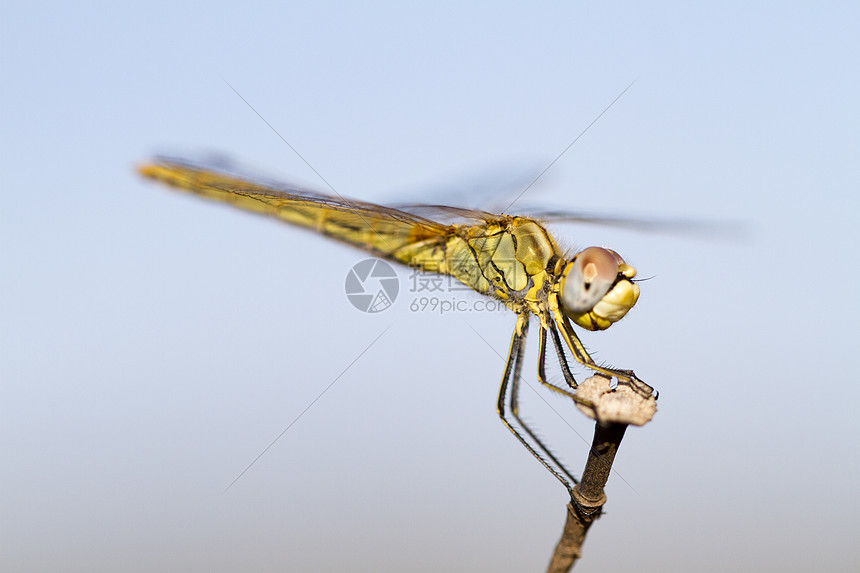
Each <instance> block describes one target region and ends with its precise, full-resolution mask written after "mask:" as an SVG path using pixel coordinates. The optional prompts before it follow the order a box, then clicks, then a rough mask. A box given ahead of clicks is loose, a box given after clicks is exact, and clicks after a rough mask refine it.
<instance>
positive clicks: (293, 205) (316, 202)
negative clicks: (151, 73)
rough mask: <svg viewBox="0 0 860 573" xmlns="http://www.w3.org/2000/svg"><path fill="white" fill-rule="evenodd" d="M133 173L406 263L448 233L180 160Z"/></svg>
mask: <svg viewBox="0 0 860 573" xmlns="http://www.w3.org/2000/svg"><path fill="white" fill-rule="evenodd" d="M138 171H139V172H140V174H141V175H143V176H144V177H147V178H150V179H154V180H157V181H160V182H162V183H165V184H167V185H169V186H170V187H173V188H175V189H179V190H182V191H187V192H190V193H193V194H195V195H200V196H202V197H206V198H208V199H213V200H216V201H222V202H225V203H230V204H232V205H234V206H236V207H238V208H240V209H245V210H247V211H253V212H256V213H261V214H264V215H269V216H272V217H276V218H278V219H281V220H283V221H285V222H288V223H291V224H294V225H298V226H301V227H306V228H309V229H312V230H314V231H317V232H318V233H322V234H323V235H326V236H329V237H332V238H334V239H338V240H340V241H343V242H346V243H349V244H351V245H354V246H357V247H359V248H362V249H365V250H368V251H371V252H373V253H375V254H378V255H381V256H385V257H389V258H392V259H395V260H398V261H400V262H405V263H407V264H409V263H410V262H411V259H412V258H413V257H414V256H415V253H416V252H419V251H421V250H422V249H427V248H432V247H433V246H434V245H437V244H439V243H440V242H441V243H444V241H445V239H446V238H447V236H448V235H449V233H450V228H449V227H448V226H447V225H443V224H440V223H437V222H435V221H432V220H430V219H426V218H424V217H420V216H418V215H414V214H411V213H407V212H405V211H402V210H399V209H394V208H391V207H383V206H381V205H374V204H373V203H366V202H362V201H351V200H346V199H344V198H342V197H331V196H326V195H321V194H317V193H313V192H311V191H307V190H304V189H302V188H299V187H295V186H288V185H282V184H276V183H270V182H266V183H261V182H258V181H253V180H250V179H244V178H241V177H239V176H236V175H233V174H230V173H225V172H221V171H217V170H214V169H209V168H206V167H201V166H197V165H193V164H188V163H182V162H179V161H168V160H163V161H157V162H154V163H150V164H146V165H143V166H141V167H140V168H139V169H138Z"/></svg>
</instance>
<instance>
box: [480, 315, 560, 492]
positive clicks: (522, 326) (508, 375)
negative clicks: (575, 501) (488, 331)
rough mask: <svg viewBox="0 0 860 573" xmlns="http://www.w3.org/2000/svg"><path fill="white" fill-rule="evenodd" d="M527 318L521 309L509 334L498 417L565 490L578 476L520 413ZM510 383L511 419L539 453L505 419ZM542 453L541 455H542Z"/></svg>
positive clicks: (498, 404) (497, 405) (497, 403)
mask: <svg viewBox="0 0 860 573" xmlns="http://www.w3.org/2000/svg"><path fill="white" fill-rule="evenodd" d="M528 321H529V315H528V314H527V313H523V314H520V315H518V316H517V327H516V329H515V330H514V334H513V336H512V338H511V347H510V350H509V352H508V360H507V364H506V365H505V373H504V376H503V377H502V385H501V387H500V388H499V398H498V401H497V402H496V410H497V411H498V413H499V418H501V420H502V423H503V424H505V426H506V427H507V428H508V430H510V431H511V433H512V434H513V435H514V437H516V439H517V440H518V441H519V442H520V443H521V444H522V445H523V447H525V448H526V449H527V450H528V451H529V453H531V455H533V456H534V457H535V458H536V459H537V460H538V461H539V462H540V463H541V465H542V466H543V467H545V468H546V469H547V471H548V472H550V473H551V474H552V475H553V476H555V478H556V479H557V480H558V481H560V482H561V483H562V485H564V487H565V488H567V490H568V491H571V492H572V490H573V484H575V483H577V480H576V478H575V477H573V475H572V474H571V473H570V472H569V471H568V470H567V468H565V467H564V464H562V463H561V461H559V460H558V458H556V457H555V455H553V453H552V452H551V451H550V450H549V449H548V448H547V447H546V446H544V444H543V442H541V440H540V438H538V437H537V436H536V435H535V433H534V432H533V431H532V430H531V428H529V426H528V424H526V423H525V422H524V421H523V420H522V418H520V415H519V400H518V398H519V381H520V371H521V370H522V365H523V351H524V349H525V339H526V334H527V332H528ZM509 383H510V385H511V398H510V414H511V415H512V416H513V418H514V420H516V422H517V424H518V425H519V426H520V427H521V428H522V429H523V431H524V432H525V433H526V435H528V437H529V438H531V439H532V440H533V441H534V442H535V443H536V444H537V447H538V449H539V450H540V453H539V452H538V451H537V450H536V449H535V448H534V447H533V446H532V445H531V444H530V443H529V442H528V440H526V438H525V437H524V436H523V435H522V434H521V433H520V432H519V431H517V429H516V428H515V427H514V425H513V424H511V422H510V421H509V420H508V417H507V412H506V409H505V396H506V394H507V391H508V384H509ZM542 454H543V455H542ZM544 456H546V458H548V459H549V460H551V461H552V463H553V464H555V466H556V467H558V468H559V469H560V470H561V471H559V470H558V469H556V467H553V465H551V464H550V463H549V462H548V461H547V459H546V458H545V457H544Z"/></svg>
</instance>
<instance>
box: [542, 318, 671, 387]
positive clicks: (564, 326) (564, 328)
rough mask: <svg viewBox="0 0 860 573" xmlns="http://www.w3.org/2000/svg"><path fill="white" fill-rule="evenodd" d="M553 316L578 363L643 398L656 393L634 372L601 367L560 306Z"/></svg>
mask: <svg viewBox="0 0 860 573" xmlns="http://www.w3.org/2000/svg"><path fill="white" fill-rule="evenodd" d="M552 315H553V316H552V318H553V320H554V321H555V326H556V328H558V330H560V331H561V336H562V338H563V339H564V342H565V344H567V347H568V348H570V351H571V352H572V353H573V357H574V358H575V359H576V361H577V362H579V363H580V364H582V365H583V366H586V367H588V368H590V369H591V370H594V371H595V372H599V373H601V374H605V375H607V376H610V377H611V376H614V377H615V378H616V379H617V380H618V383H619V384H626V385H628V386H630V387H631V388H632V389H633V390H635V391H636V392H637V393H639V394H641V395H643V396H650V395H652V394H653V393H654V389H653V388H652V387H651V386H649V385H648V384H646V383H645V382H643V381H642V380H641V379H640V378H638V377H637V376H636V374H634V373H633V371H632V370H620V369H616V368H606V367H605V366H599V365H598V364H597V363H596V362H594V359H592V358H591V356H590V355H589V354H588V351H586V350H585V346H583V345H582V342H581V341H580V340H579V337H578V336H577V335H576V332H574V330H573V326H572V325H571V324H570V319H568V318H567V316H566V315H565V314H564V313H562V311H561V309H560V308H559V307H558V305H555V308H553V309H552Z"/></svg>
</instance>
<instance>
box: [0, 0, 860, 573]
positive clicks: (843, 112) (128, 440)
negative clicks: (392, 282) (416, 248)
mask: <svg viewBox="0 0 860 573" xmlns="http://www.w3.org/2000/svg"><path fill="white" fill-rule="evenodd" d="M0 10H2V15H0V21H2V24H0V27H2V33H0V42H1V43H2V50H0V52H2V56H0V58H2V78H3V81H2V91H0V94H2V95H0V97H2V139H0V144H2V153H0V167H2V173H3V191H2V193H3V201H2V208H0V249H2V252H0V257H2V259H0V269H2V270H0V293H2V296H0V337H2V339H0V340H2V343H0V377H2V388H0V392H2V394H0V459H2V466H1V467H0V487H2V490H1V491H0V508H2V509H0V516H1V517H0V528H2V529H0V532H2V533H0V544H2V547H0V550H1V551H2V562H3V568H4V569H5V570H8V571H13V570H14V571H52V570H64V571H70V570H79V571H83V570H86V571H116V570H125V571H154V570H163V571H167V570H172V571H180V570H182V571H283V570H288V571H309V572H317V571H319V572H322V571H405V570H409V571H440V570H450V571H540V570H543V568H544V567H545V566H546V564H547V562H548V560H549V557H550V554H551V552H552V549H553V547H554V544H555V542H556V540H557V538H558V536H559V534H560V532H561V528H562V524H563V522H564V516H565V503H566V502H567V501H568V499H567V493H566V491H565V490H564V489H563V488H562V487H561V486H560V485H559V484H558V483H557V482H556V481H555V479H554V478H553V477H552V476H550V475H549V474H548V473H547V472H546V471H545V470H544V469H543V468H541V467H540V466H539V465H538V464H537V463H536V462H535V461H534V460H533V459H532V458H531V457H530V456H529V455H528V453H527V452H526V451H525V450H523V449H522V447H521V446H520V445H519V444H518V443H517V442H516V441H515V440H514V439H513V437H512V436H511V435H509V433H508V432H507V430H506V429H505V428H504V427H503V426H502V424H501V423H500V422H499V421H498V419H497V416H496V412H495V398H496V392H497V389H498V384H499V381H500V379H501V375H502V370H503V366H504V363H503V360H502V359H501V358H500V357H499V355H498V354H497V353H499V354H502V355H504V353H505V352H506V351H507V345H508V343H509V340H510V335H511V331H512V328H513V325H514V317H513V315H512V314H511V313H508V312H455V313H444V314H443V313H439V312H427V311H425V312H421V311H417V312H416V311H413V310H410V308H409V306H410V304H409V303H410V302H411V301H413V300H414V299H415V296H416V293H412V292H409V290H408V286H409V271H408V269H404V270H402V271H401V273H400V277H401V290H400V293H399V295H398V299H397V300H396V301H395V304H394V305H393V306H392V307H391V308H390V309H388V310H386V311H385V312H381V313H376V314H366V313H362V312H359V311H358V310H356V309H355V308H354V307H353V306H352V305H351V304H350V302H349V300H348V299H347V298H346V296H345V295H344V280H345V277H346V276H347V273H348V272H349V269H350V268H351V267H352V265H354V264H355V263H356V262H358V261H360V260H362V259H364V258H366V254H364V253H362V252H360V251H356V250H351V249H349V248H348V247H344V246H341V245H338V244H335V243H333V242H330V241H329V240H326V239H324V238H322V237H317V236H315V235H313V234H311V233H308V232H305V231H301V230H296V229H292V228H290V227H287V226H284V225H282V224H279V223H277V222H275V221H269V220H266V219H263V218H260V217H256V216H254V215H250V214H245V213H241V212H238V211H235V210H231V209H228V208H226V207H224V206H221V205H216V204H210V203H206V202H203V201H200V200H197V199H195V198H192V197H186V196H182V195H179V194H175V193H172V192H169V191H167V190H165V189H163V188H160V187H158V186H155V185H152V184H149V183H147V182H145V181H142V180H141V179H140V178H139V177H137V176H136V174H135V171H134V169H135V166H136V165H137V164H139V163H141V162H142V161H145V160H146V159H147V158H149V157H151V156H152V155H153V154H155V153H164V152H167V153H173V154H179V155H188V154H190V155H192V156H200V155H201V154H213V153H217V154H222V155H223V156H226V157H229V158H232V159H235V160H237V161H240V162H241V163H242V164H243V165H247V166H250V167H252V168H254V169H257V170H259V171H260V172H262V173H266V174H268V175H270V176H272V177H276V178H282V179H287V180H293V181H301V182H307V183H309V184H311V185H314V186H317V187H318V188H323V189H324V188H325V185H324V184H323V183H322V182H321V181H320V180H319V179H318V178H317V176H316V175H315V174H314V172H313V171H312V170H311V169H310V168H309V167H308V166H307V165H306V164H305V163H304V162H303V161H302V160H301V159H300V158H298V157H297V156H296V154H295V153H293V151H291V150H290V148H289V147H288V145H286V144H285V143H284V141H282V140H281V139H280V138H279V137H278V136H277V135H276V134H275V133H274V132H273V131H272V130H271V129H270V128H269V127H268V126H267V125H266V124H265V123H264V121H262V120H261V119H260V117H258V116H257V115H255V113H254V111H252V110H251V109H250V108H249V106H248V105H246V103H244V102H243V101H242V100H241V99H240V98H239V97H238V96H237V95H236V93H234V92H233V91H232V90H231V88H230V87H228V85H227V84H226V83H225V81H226V82H229V84H230V85H232V86H233V88H235V90H236V91H238V92H239V93H240V94H241V95H242V97H244V98H245V99H246V100H247V101H248V103H250V104H251V105H252V106H253V107H254V108H255V109H256V110H257V112H259V114H260V115H262V116H263V118H265V120H266V121H267V122H269V123H270V124H271V125H272V126H273V127H274V128H275V129H277V131H278V132H279V133H280V134H281V135H282V136H283V138H284V139H285V140H286V141H288V142H289V144H290V145H292V146H293V147H295V149H296V150H297V151H298V152H299V153H301V155H302V156H303V157H304V158H305V159H306V160H307V161H308V163H310V164H311V165H312V166H313V168H314V169H316V170H317V171H318V172H319V173H320V174H321V175H322V176H323V177H324V178H325V179H326V180H327V181H328V182H329V183H330V184H331V185H332V187H334V188H335V189H336V190H337V191H338V192H339V193H340V194H342V195H344V196H347V197H356V198H361V199H365V200H369V201H376V202H393V201H398V200H408V201H415V200H420V201H426V202H438V201H439V200H445V201H447V200H449V199H450V197H451V193H452V189H453V193H455V194H459V195H455V196H460V197H473V196H480V193H487V192H488V191H489V195H485V196H489V197H492V196H493V192H492V187H493V186H495V185H499V188H503V187H504V186H505V185H504V184H505V182H506V181H513V182H514V187H515V186H516V181H517V178H518V177H521V176H523V174H526V175H525V177H526V179H527V178H528V176H527V174H528V173H531V171H529V170H533V169H535V168H537V169H541V168H543V167H544V166H546V165H549V163H550V162H552V161H553V159H555V158H556V157H557V156H558V154H559V153H561V151H562V150H563V149H565V147H566V146H568V145H569V144H570V143H571V141H573V140H574V139H575V138H576V137H577V136H578V135H579V134H580V133H581V132H582V131H583V130H584V129H585V128H586V127H587V126H588V125H589V124H590V123H591V122H592V121H593V120H594V119H595V118H596V117H597V116H598V115H599V114H600V113H601V112H602V111H603V110H604V109H605V108H606V106H608V105H609V104H610V102H612V101H613V100H614V99H615V98H616V97H617V96H618V95H619V94H620V93H621V92H622V91H623V90H624V89H625V87H627V86H628V85H629V84H630V83H631V82H634V84H633V86H632V87H631V88H630V89H629V90H628V91H627V93H625V94H624V96H623V97H622V98H620V99H619V100H618V102H617V103H615V104H614V105H613V106H612V107H611V108H610V109H609V110H608V111H607V112H606V113H605V114H604V115H603V116H602V117H601V118H600V119H599V121H597V122H596V123H595V124H594V125H593V126H592V127H591V128H590V129H589V130H588V131H587V132H586V133H585V134H584V135H583V137H582V138H581V139H580V140H579V141H577V143H576V144H575V145H574V146H573V147H571V148H570V150H569V151H568V152H567V153H566V154H564V155H563V156H562V157H561V158H560V159H559V160H558V161H557V162H556V163H555V164H554V165H553V167H552V168H551V169H550V170H549V171H548V172H547V174H546V175H545V176H544V177H543V178H542V179H541V181H540V182H539V184H538V185H536V186H535V188H533V189H530V190H529V191H528V192H527V193H526V194H525V196H524V197H523V199H521V200H520V201H519V202H518V203H517V207H519V206H523V207H526V206H527V205H528V204H529V203H539V204H541V205H552V206H555V207H563V208H566V209H571V210H580V211H588V212H601V213H606V214H610V215H633V216H642V217H658V218H672V217H678V218H708V219H715V220H742V221H744V222H745V224H746V228H747V230H748V231H749V232H748V233H746V234H745V235H744V236H742V237H741V236H733V237H729V238H728V239H727V240H711V239H701V238H697V237H693V236H683V235H682V236H678V235H671V234H669V235H667V234H642V233H637V232H631V231H628V230H623V229H618V228H605V227H604V228H601V227H596V226H583V225H564V226H561V227H558V228H554V231H555V232H556V235H557V236H558V237H559V240H560V242H561V243H562V244H563V245H564V246H565V247H570V248H573V247H584V246H587V245H591V244H597V245H606V246H608V247H611V248H613V249H615V250H617V251H619V252H620V253H622V254H623V255H624V256H625V257H626V258H627V260H628V261H629V262H630V263H631V264H633V265H634V266H636V268H637V269H638V270H639V273H640V277H653V278H652V279H651V280H649V281H647V282H643V283H642V284H641V288H642V296H641V298H640V301H639V305H638V306H637V307H636V308H635V309H634V310H633V311H632V312H631V313H630V314H629V315H628V317H627V318H626V319H625V320H624V321H622V322H621V323H619V324H618V325H616V326H615V327H613V328H612V329H611V330H610V331H607V332H603V333H593V334H591V333H589V334H584V335H583V340H584V342H585V343H586V345H587V346H588V348H590V349H591V350H592V351H593V352H594V353H595V357H596V358H597V359H598V360H600V361H606V362H608V363H610V364H612V365H615V366H618V367H624V368H633V369H635V370H636V372H637V373H638V374H639V375H640V376H641V377H642V378H643V379H644V380H646V381H648V382H649V383H650V384H652V385H654V386H655V387H656V388H658V389H659V390H660V392H661V393H660V400H659V411H658V413H657V416H656V417H655V419H654V421H653V422H652V423H651V424H649V425H648V426H646V427H644V428H632V429H630V430H629V431H628V434H627V436H626V438H625V440H624V442H623V444H622V447H621V450H620V452H619V455H618V457H617V460H616V465H615V468H616V470H617V471H616V473H615V474H613V476H612V478H611V479H610V481H609V485H608V489H607V494H608V497H609V501H608V503H607V505H606V514H605V515H604V516H603V517H602V518H601V519H600V521H599V522H597V524H596V525H595V526H594V527H593V528H592V530H591V532H590V534H589V537H588V539H587V542H586V545H585V548H584V550H585V555H584V557H583V559H582V561H581V563H580V564H579V565H578V569H577V570H578V571H600V570H630V569H632V568H634V567H635V568H636V570H638V571H643V572H644V571H689V570H691V569H695V570H696V571H699V572H705V571H726V570H757V571H808V570H812V569H814V570H817V571H849V570H857V568H858V567H860V560H858V557H857V552H856V551H855V550H854V549H852V547H853V545H854V541H855V538H856V536H857V532H858V531H860V528H858V526H860V517H858V516H860V494H858V492H857V488H856V483H857V480H858V473H860V456H858V437H860V416H858V415H857V412H856V407H857V404H858V398H860V390H858V385H857V381H856V380H855V379H854V377H853V376H852V375H851V372H852V370H853V369H854V367H855V365H854V358H855V356H856V347H857V340H858V336H857V330H856V329H857V320H858V318H860V312H858V303H857V296H856V295H855V293H854V285H856V284H857V282H858V279H860V272H858V268H857V264H856V260H857V259H856V247H857V245H858V239H860V233H858V231H857V216H858V213H860V199H858V193H857V192H858V189H860V161H858V159H860V157H858V152H860V135H858V134H860V109H859V108H858V105H857V102H858V101H860V93H859V92H860V74H858V69H860V67H858V50H857V37H858V34H860V29H858V28H860V25H859V24H858V22H860V20H858V17H860V9H858V7H857V6H856V4H854V3H851V2H830V3H825V4H818V5H816V6H814V7H812V6H809V7H791V6H787V5H785V4H784V3H777V2H770V3H768V2H760V3H756V4H755V5H750V4H749V3H746V2H732V3H722V4H720V5H715V4H708V5H699V6H692V5H690V4H689V3H685V2H676V3H672V2H650V3H647V4H642V3H632V2H631V3H623V4H613V5H611V6H608V5H597V4H594V3H582V2H574V3H567V2H565V3H561V2H553V3H540V4H539V5H532V6H528V7H526V6H522V5H520V4H518V3H511V2H495V3H492V4H490V3H483V4H478V3H475V4H471V5H467V6H463V5H462V4H461V3H454V2H436V3H433V5H432V6H425V7H423V8H421V7H419V8H416V7H412V6H410V7H408V8H407V7H404V6H402V5H400V4H399V3H394V2H392V3H376V4H371V5H360V6H359V5H352V4H350V3H336V2H335V3H333V2H319V3H314V5H313V6H310V5H306V4H305V3H301V4H300V3H287V4H285V5H282V6H280V7H275V8H273V7H270V6H269V5H268V4H266V3H257V2H245V3H242V4H241V5H237V4H236V3H232V2H231V3H223V2H222V3H218V2H209V3H191V2H178V3H177V2H159V1H156V2H147V3H137V4H128V5H125V6H123V7H122V8H120V7H114V6H110V5H107V4H103V3H82V4H76V5H71V4H68V3H60V2H55V3H50V2H49V3H46V4H40V5H36V4H27V5H25V4H24V3H6V4H4V6H3V7H2V9H0ZM482 187H483V189H482ZM488 188H489V189H488ZM434 190H438V194H434ZM473 194H474V195H473ZM440 198H441V199H440ZM514 210H516V209H514ZM724 239H725V238H724ZM457 297H461V298H462V299H463V300H469V301H473V300H479V297H478V296H477V295H469V294H467V293H457ZM386 329H387V330H386ZM534 330H536V329H534ZM380 335H381V336H380ZM485 340H486V342H485ZM531 342H532V344H531V345H530V348H529V351H530V352H529V355H528V359H527V361H526V366H525V368H524V375H525V376H526V378H527V379H528V380H530V381H531V382H532V383H533V382H534V380H535V354H536V353H535V347H536V344H535V342H536V340H535V339H534V338H533V339H532V341H531ZM852 349H854V350H852ZM580 374H582V372H581V371H580ZM335 380H336V382H335V383H334V385H333V386H331V388H330V389H329V390H328V391H327V392H326V393H325V394H324V395H323V396H322V398H320V399H319V401H317V402H316V403H315V404H314V405H313V407H312V408H310V409H309V410H308V411H307V413H305V414H304V416H303V417H302V418H301V419H300V420H299V421H298V422H297V423H295V424H294V425H293V426H292V427H291V428H290V429H289V431H287V432H286V433H285V434H283V436H282V437H281V438H280V439H279V440H277V441H276V442H275V443H274V445H273V446H272V447H271V448H270V449H268V451H266V452H265V454H264V455H263V456H261V457H260V459H259V460H258V461H257V462H256V463H254V464H253V465H252V466H251V467H250V469H248V471H247V472H246V473H244V475H242V477H241V478H240V479H238V480H237V481H236V482H235V483H234V484H233V485H232V487H229V489H227V488H228V486H229V485H230V484H231V482H233V480H234V479H235V478H236V477H237V476H238V475H239V474H240V473H241V472H242V471H243V470H244V469H245V468H246V467H247V466H248V465H249V464H251V462H252V461H253V460H254V459H255V458H256V457H257V456H258V455H259V454H260V453H261V452H262V451H263V450H264V449H265V448H266V447H267V446H268V445H269V444H270V443H271V442H272V441H273V440H275V438H276V437H277V436H278V435H279V434H281V432H283V430H284V429H285V428H287V426H288V425H289V424H290V423H291V422H292V421H293V420H294V419H295V418H296V417H297V416H298V415H299V414H300V413H301V412H302V411H303V410H304V409H305V408H306V407H307V406H308V405H309V404H311V403H312V402H313V400H314V399H315V398H316V397H317V396H319V395H320V393H321V392H323V390H324V389H325V388H326V387H327V386H328V385H329V384H331V383H332V382H333V381H335ZM544 397H545V398H546V399H547V400H548V401H549V403H550V404H551V405H552V406H553V408H555V409H556V410H558V412H559V413H560V414H561V415H562V416H563V417H564V418H565V419H566V420H567V423H569V424H570V427H569V426H568V425H567V423H565V422H564V421H560V420H559V418H558V417H556V415H555V414H554V413H553V411H552V410H551V409H549V408H548V407H547V406H546V404H544V402H543V401H542V400H540V399H539V398H537V397H536V396H535V395H534V394H533V393H532V392H531V390H529V389H528V388H525V389H524V395H523V406H522V407H523V410H524V414H525V416H526V418H527V419H528V420H530V421H531V422H532V423H533V424H534V425H536V426H537V427H538V428H539V431H540V434H541V435H542V436H544V437H545V438H546V439H547V441H548V442H549V443H550V444H552V446H553V447H554V449H555V450H556V451H557V452H558V453H559V454H560V455H561V456H562V457H563V458H564V459H565V460H567V462H568V463H569V465H570V466H571V467H572V468H573V469H574V470H576V471H581V468H582V466H583V464H584V461H585V456H586V453H587V447H588V443H589V442H590V440H591V432H592V424H591V423H590V422H589V421H588V420H586V419H585V418H584V417H583V416H582V415H580V414H579V413H578V412H577V411H575V409H574V408H573V406H572V404H570V403H569V401H565V400H562V399H558V398H555V397H549V396H546V395H544ZM225 490H226V491H225Z"/></svg>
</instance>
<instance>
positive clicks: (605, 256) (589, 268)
mask: <svg viewBox="0 0 860 573" xmlns="http://www.w3.org/2000/svg"><path fill="white" fill-rule="evenodd" d="M616 278H618V258H617V255H615V254H614V253H613V252H612V251H610V250H608V249H603V248H601V247H588V248H587V249H585V250H584V251H582V252H581V253H579V254H578V255H577V256H576V257H575V258H574V260H573V261H571V263H570V264H568V265H567V268H566V269H565V271H564V276H563V278H562V281H563V282H562V287H561V298H562V301H563V302H564V307H565V308H566V309H567V310H568V312H572V313H576V314H581V313H584V312H588V311H590V310H591V309H592V308H594V305H596V304H597V303H598V302H600V299H602V298H603V297H604V295H606V293H608V292H609V289H610V288H612V285H613V284H614V283H615V279H616Z"/></svg>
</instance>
